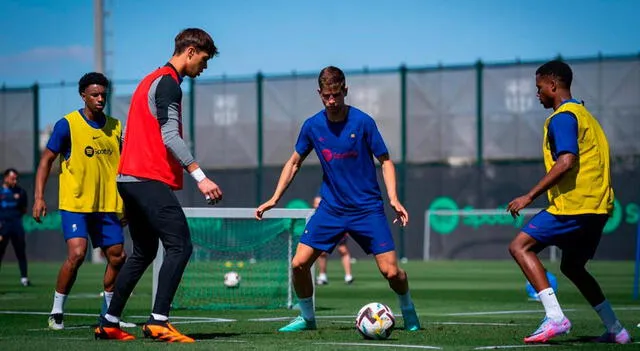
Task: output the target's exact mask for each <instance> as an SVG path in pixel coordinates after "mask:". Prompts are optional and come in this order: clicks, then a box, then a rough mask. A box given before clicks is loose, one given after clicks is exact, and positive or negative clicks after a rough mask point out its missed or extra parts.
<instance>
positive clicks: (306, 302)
mask: <svg viewBox="0 0 640 351" xmlns="http://www.w3.org/2000/svg"><path fill="white" fill-rule="evenodd" d="M298 305H299V306H300V314H302V318H304V319H306V320H308V321H312V320H315V319H316V313H315V311H314V310H313V296H311V297H306V298H304V299H299V300H298Z"/></svg>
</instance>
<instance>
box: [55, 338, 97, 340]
mask: <svg viewBox="0 0 640 351" xmlns="http://www.w3.org/2000/svg"><path fill="white" fill-rule="evenodd" d="M56 339H58V340H91V339H90V338H56Z"/></svg>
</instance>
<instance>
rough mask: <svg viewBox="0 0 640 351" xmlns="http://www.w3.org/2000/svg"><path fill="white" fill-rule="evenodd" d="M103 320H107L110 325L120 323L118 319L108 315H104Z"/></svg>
mask: <svg viewBox="0 0 640 351" xmlns="http://www.w3.org/2000/svg"><path fill="white" fill-rule="evenodd" d="M104 319H106V320H108V321H109V322H111V323H120V318H118V317H116V316H112V315H110V314H108V313H107V314H105V315H104Z"/></svg>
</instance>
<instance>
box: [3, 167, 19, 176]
mask: <svg viewBox="0 0 640 351" xmlns="http://www.w3.org/2000/svg"><path fill="white" fill-rule="evenodd" d="M11 173H15V174H16V175H17V176H19V175H20V173H18V171H17V170H16V169H15V168H7V169H6V170H5V171H4V176H5V177H6V176H8V175H9V174H11Z"/></svg>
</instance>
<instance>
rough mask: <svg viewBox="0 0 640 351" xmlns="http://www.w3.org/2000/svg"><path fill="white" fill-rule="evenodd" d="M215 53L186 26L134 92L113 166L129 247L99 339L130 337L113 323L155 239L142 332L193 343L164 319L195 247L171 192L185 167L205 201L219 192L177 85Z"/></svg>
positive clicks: (145, 264) (194, 74) (179, 183)
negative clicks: (195, 145) (197, 150)
mask: <svg viewBox="0 0 640 351" xmlns="http://www.w3.org/2000/svg"><path fill="white" fill-rule="evenodd" d="M217 53H218V49H217V48H216V46H215V45H214V43H213V39H211V36H209V34H207V33H206V32H205V31H203V30H202V29H198V28H189V29H185V30H183V31H182V32H180V33H179V34H178V35H177V36H176V38H175V50H174V52H173V57H171V59H170V60H169V62H168V63H167V64H166V65H164V66H163V67H161V68H159V69H157V70H155V71H154V72H152V73H151V74H149V75H147V76H146V77H145V78H144V79H143V80H142V81H141V82H140V83H139V84H138V87H137V88H136V90H135V92H134V94H133V98H132V100H131V107H130V109H129V115H128V118H127V127H126V131H125V138H124V145H123V150H122V158H121V160H120V167H119V170H118V190H120V194H121V195H122V199H123V200H124V204H125V209H126V214H127V218H128V220H129V230H130V233H131V240H132V241H133V253H132V255H131V257H129V259H128V260H127V262H126V263H125V265H124V267H123V268H122V272H121V273H120V275H119V276H118V279H117V280H116V288H115V294H114V296H113V300H112V301H111V305H110V306H109V310H108V312H107V313H106V314H104V315H102V316H101V318H100V326H98V327H97V328H96V329H95V337H96V338H99V339H118V340H131V339H134V336H133V335H131V334H129V333H127V332H124V331H123V330H121V329H120V328H118V321H119V320H120V316H121V314H122V311H123V309H124V307H125V304H126V302H127V299H128V298H129V295H130V294H131V292H132V291H133V289H134V287H135V286H136V284H137V283H138V281H139V280H140V277H142V274H143V273H144V271H145V270H146V269H147V267H148V266H149V265H150V264H151V262H153V260H154V258H155V257H156V253H157V251H158V239H159V240H160V241H161V242H162V246H163V247H164V249H165V250H166V253H165V256H164V262H163V263H162V267H161V268H160V276H159V279H160V280H159V281H158V291H157V294H156V298H155V302H154V305H153V311H152V313H151V316H150V317H149V320H148V321H147V322H146V323H145V324H144V326H143V327H142V330H143V333H144V335H145V336H147V337H150V338H153V339H157V340H161V341H167V342H185V343H188V342H194V340H193V339H192V338H190V337H188V336H186V335H183V334H182V333H180V332H179V331H178V330H176V329H175V328H174V327H173V326H172V325H171V324H170V323H169V310H170V308H171V302H172V301H173V297H174V295H175V293H176V290H177V289H178V285H179V284H180V279H182V274H183V272H184V269H185V267H186V265H187V263H188V262H189V257H190V256H191V252H192V250H193V246H192V244H191V234H190V232H189V227H188V225H187V219H186V217H185V215H184V212H183V211H182V207H181V206H180V202H178V199H177V198H176V195H175V194H174V192H173V191H174V190H179V189H181V188H182V177H183V174H182V172H183V169H186V170H187V171H188V172H189V173H190V174H191V176H192V177H193V178H194V179H195V180H196V182H198V188H199V189H200V191H201V192H202V194H204V195H205V197H206V198H208V199H209V202H210V203H212V204H213V203H215V202H217V201H219V200H220V199H221V198H222V192H221V190H220V188H219V187H218V185H216V184H215V183H214V182H212V181H211V180H210V179H209V178H207V177H206V176H205V175H204V172H203V171H202V170H201V169H200V166H199V165H198V163H197V162H196V161H195V160H194V158H193V156H192V155H191V152H190V151H189V148H188V147H187V145H186V144H185V142H184V140H183V139H182V111H181V103H182V90H181V88H180V83H181V82H182V79H183V77H184V76H189V77H191V78H195V77H197V76H198V75H200V73H201V72H202V71H204V70H205V69H206V68H207V61H209V59H211V58H212V57H213V56H215V55H216V54H217Z"/></svg>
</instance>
